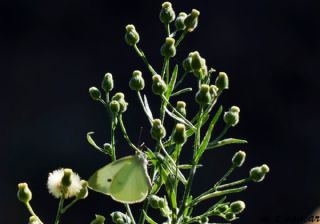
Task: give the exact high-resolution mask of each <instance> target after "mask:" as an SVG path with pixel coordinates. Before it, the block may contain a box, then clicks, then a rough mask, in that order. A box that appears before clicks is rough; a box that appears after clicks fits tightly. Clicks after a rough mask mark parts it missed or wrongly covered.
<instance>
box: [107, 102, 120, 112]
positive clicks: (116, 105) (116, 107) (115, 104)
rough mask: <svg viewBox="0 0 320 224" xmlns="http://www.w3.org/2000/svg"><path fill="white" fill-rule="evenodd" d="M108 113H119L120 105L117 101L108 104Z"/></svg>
mask: <svg viewBox="0 0 320 224" xmlns="http://www.w3.org/2000/svg"><path fill="white" fill-rule="evenodd" d="M109 107H110V111H111V112H112V113H113V114H114V115H117V114H118V113H119V112H120V103H119V102H118V101H115V100H112V101H111V102H110V104H109Z"/></svg>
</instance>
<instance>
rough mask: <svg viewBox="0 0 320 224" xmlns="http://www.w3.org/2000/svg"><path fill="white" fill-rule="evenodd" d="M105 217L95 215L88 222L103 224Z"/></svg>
mask: <svg viewBox="0 0 320 224" xmlns="http://www.w3.org/2000/svg"><path fill="white" fill-rule="evenodd" d="M105 220H106V218H105V217H104V216H102V215H96V218H95V219H94V220H92V221H91V222H90V224H104V222H105Z"/></svg>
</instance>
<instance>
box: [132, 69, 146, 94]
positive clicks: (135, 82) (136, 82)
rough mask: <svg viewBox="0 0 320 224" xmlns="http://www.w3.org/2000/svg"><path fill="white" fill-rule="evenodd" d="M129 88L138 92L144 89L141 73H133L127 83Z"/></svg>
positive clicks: (136, 71)
mask: <svg viewBox="0 0 320 224" xmlns="http://www.w3.org/2000/svg"><path fill="white" fill-rule="evenodd" d="M129 87H130V89H132V90H135V91H140V90H143V88H144V79H143V77H142V73H141V72H140V71H138V70H135V71H133V73H132V77H131V79H130V82H129Z"/></svg>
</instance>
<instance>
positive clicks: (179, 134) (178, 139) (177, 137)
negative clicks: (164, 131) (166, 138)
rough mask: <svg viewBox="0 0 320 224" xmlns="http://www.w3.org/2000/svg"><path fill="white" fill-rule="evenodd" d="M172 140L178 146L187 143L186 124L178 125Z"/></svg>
mask: <svg viewBox="0 0 320 224" xmlns="http://www.w3.org/2000/svg"><path fill="white" fill-rule="evenodd" d="M172 140H173V141H174V142H175V143H176V144H183V143H185V142H186V141H187V134H186V127H185V126H184V124H180V123H178V124H176V128H175V130H174V132H173V136H172Z"/></svg>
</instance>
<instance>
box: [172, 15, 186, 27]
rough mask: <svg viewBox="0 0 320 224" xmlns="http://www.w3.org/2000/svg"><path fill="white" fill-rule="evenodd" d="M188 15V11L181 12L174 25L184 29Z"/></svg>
mask: <svg viewBox="0 0 320 224" xmlns="http://www.w3.org/2000/svg"><path fill="white" fill-rule="evenodd" d="M186 17H187V13H185V12H180V13H179V15H178V17H177V18H176V21H175V22H174V25H175V27H176V30H184V29H185V28H186V25H184V20H185V18H186Z"/></svg>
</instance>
